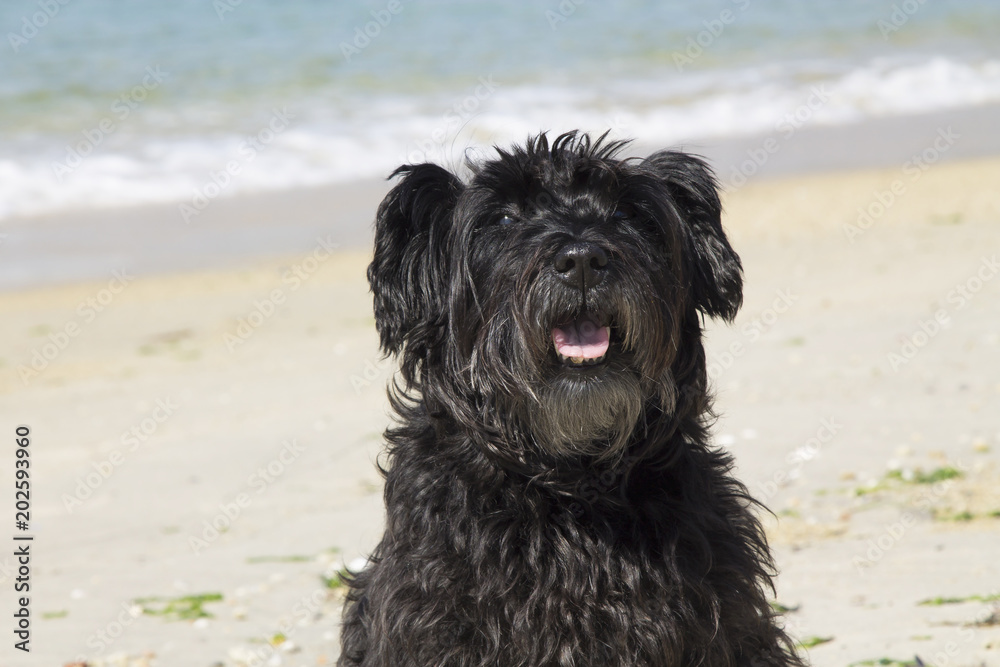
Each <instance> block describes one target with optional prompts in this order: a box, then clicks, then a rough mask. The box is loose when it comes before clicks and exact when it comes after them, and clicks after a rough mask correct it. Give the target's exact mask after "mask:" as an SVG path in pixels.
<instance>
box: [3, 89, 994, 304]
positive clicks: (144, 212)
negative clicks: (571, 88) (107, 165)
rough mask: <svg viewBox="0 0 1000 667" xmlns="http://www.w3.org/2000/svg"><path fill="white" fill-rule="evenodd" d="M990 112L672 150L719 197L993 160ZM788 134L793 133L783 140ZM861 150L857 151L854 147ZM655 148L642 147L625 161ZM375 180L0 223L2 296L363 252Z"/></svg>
mask: <svg viewBox="0 0 1000 667" xmlns="http://www.w3.org/2000/svg"><path fill="white" fill-rule="evenodd" d="M997 114H1000V105H988V106H982V107H975V108H969V109H961V110H954V111H947V112H937V113H930V114H920V115H913V116H905V117H895V118H884V119H877V120H869V121H865V122H863V123H859V124H854V125H842V126H822V127H820V126H816V127H812V126H808V125H806V126H804V127H802V129H800V130H794V127H793V126H791V125H788V124H785V125H781V126H777V127H782V128H783V130H782V131H779V130H778V129H777V127H776V130H775V132H772V133H769V134H762V135H754V136H750V137H722V138H709V139H701V140H692V141H689V142H680V143H678V144H677V145H675V146H673V147H672V148H678V149H681V150H687V151H690V152H693V153H698V154H701V155H703V156H704V157H706V158H707V159H708V160H709V161H710V163H711V164H712V165H713V167H714V169H715V171H716V173H717V175H718V177H719V180H720V182H721V183H722V185H723V187H724V189H725V190H726V191H727V192H729V193H732V192H734V191H736V190H739V189H741V188H743V187H745V186H747V185H751V184H754V183H764V182H768V181H775V180H781V179H786V178H790V177H800V176H809V175H817V174H835V173H839V172H847V173H850V172H854V171H859V170H872V169H880V168H892V167H897V168H903V167H904V166H905V165H907V164H909V163H910V162H911V161H913V160H914V159H916V160H917V162H920V161H924V162H926V163H927V164H929V165H933V164H938V163H952V162H956V161H967V160H975V159H981V158H987V157H992V156H998V155H1000V132H995V131H994V127H993V125H994V121H993V119H994V118H995V117H996V115H997ZM791 130H794V131H791ZM858 146H863V147H864V150H859V149H858V148H857V147H858ZM659 148H671V147H655V146H649V145H647V144H645V143H644V142H643V141H642V139H641V138H639V139H637V140H636V141H635V143H634V144H633V145H632V147H630V150H628V151H627V153H628V154H632V155H638V156H641V155H646V154H649V153H650V152H653V151H654V150H658V149H659ZM390 186H391V184H390V183H389V182H387V181H385V180H381V179H370V178H369V179H364V180H359V181H357V182H351V183H338V184H332V185H328V186H316V187H308V188H297V189H290V190H282V191H275V192H258V193H245V194H237V195H234V196H232V197H223V198H219V199H218V200H213V201H212V202H210V203H209V205H208V206H207V207H205V208H204V210H202V211H199V212H198V214H197V215H195V216H192V217H191V219H190V222H187V223H186V222H185V220H184V216H183V215H182V212H181V204H180V203H177V202H175V203H160V204H147V205H141V206H135V207H128V208H108V209H88V210H82V211H69V212H59V213H48V214H44V215H39V216H35V217H30V218H12V219H9V220H6V221H3V222H0V233H3V234H5V236H3V237H0V255H3V256H4V261H3V262H2V263H0V292H9V291H16V290H19V289H23V288H28V287H32V286H36V285H46V284H48V285H52V284H66V283H71V282H74V281H79V280H97V279H100V278H102V277H104V276H107V275H109V274H110V272H111V271H112V270H124V271H129V272H132V273H135V274H136V275H153V274H163V273H176V272H183V271H195V270H202V269H213V268H218V269H225V268H238V267H240V266H246V265H250V264H253V263H254V262H256V261H259V260H266V259H268V258H274V257H280V256H285V255H294V254H296V253H302V252H307V251H309V249H310V248H311V247H313V246H315V245H316V243H317V239H323V240H324V242H325V243H327V244H334V245H337V246H339V247H343V248H367V247H370V244H371V225H372V221H373V219H374V215H375V210H376V208H377V206H378V203H379V202H380V201H381V199H382V197H384V195H385V193H386V192H388V190H389V188H390Z"/></svg>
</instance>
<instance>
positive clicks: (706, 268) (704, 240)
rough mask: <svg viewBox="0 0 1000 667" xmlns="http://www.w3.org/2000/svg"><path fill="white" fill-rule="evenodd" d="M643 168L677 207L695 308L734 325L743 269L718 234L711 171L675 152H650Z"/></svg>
mask: <svg viewBox="0 0 1000 667" xmlns="http://www.w3.org/2000/svg"><path fill="white" fill-rule="evenodd" d="M642 164H643V166H644V167H646V168H648V169H650V170H652V171H653V172H654V173H655V174H656V175H657V177H658V178H659V179H660V180H661V182H662V183H663V184H664V185H665V186H666V188H667V191H668V193H669V194H670V197H671V198H672V199H673V202H674V205H675V206H676V207H677V214H678V216H679V217H680V219H681V223H682V224H683V226H684V250H685V254H686V255H687V256H688V257H689V259H690V263H689V264H688V267H687V268H688V271H687V273H688V274H689V275H690V276H691V289H692V294H693V296H694V301H695V305H696V306H697V307H698V309H699V310H701V311H702V312H703V313H705V314H706V315H709V316H711V317H722V318H723V319H725V320H727V321H732V319H733V318H734V317H736V313H737V311H739V309H740V306H741V305H742V304H743V265H742V264H741V263H740V258H739V255H737V254H736V251H734V250H733V248H732V246H731V245H729V240H728V239H727V238H726V234H725V232H724V231H723V229H722V203H721V202H720V201H719V190H718V183H717V181H716V180H715V175H714V174H713V173H712V169H711V167H709V166H708V164H706V163H705V161H704V160H702V159H701V158H698V157H695V156H693V155H689V154H687V153H681V152H679V151H661V152H659V153H654V154H653V155H651V156H649V157H648V158H646V160H644V161H643V163H642Z"/></svg>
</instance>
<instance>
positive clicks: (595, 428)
mask: <svg viewBox="0 0 1000 667" xmlns="http://www.w3.org/2000/svg"><path fill="white" fill-rule="evenodd" d="M611 364H612V365H614V366H617V367H616V368H614V369H612V368H611V367H608V368H606V369H604V371H605V372H602V373H601V374H600V375H594V376H590V377H586V378H574V377H565V376H560V377H555V378H553V379H552V381H551V382H549V383H548V384H547V385H545V386H544V387H542V388H541V389H540V390H539V391H537V392H536V393H535V395H534V396H533V397H532V399H533V400H532V401H531V402H530V404H529V405H528V409H527V410H526V415H525V416H526V417H527V421H528V425H529V429H530V431H531V434H532V436H533V437H534V438H535V441H536V442H537V443H538V444H539V446H541V447H542V448H543V449H545V450H546V451H548V452H549V453H552V454H556V455H574V454H578V455H590V456H598V457H611V456H614V455H616V454H617V453H619V452H621V451H623V450H624V448H625V445H626V444H627V442H628V440H629V438H630V437H631V435H632V433H633V431H634V430H635V428H636V425H637V424H638V423H639V419H640V417H641V416H642V414H643V409H644V406H645V403H646V391H645V390H644V389H643V386H642V384H643V383H642V382H641V381H640V378H639V377H638V375H637V374H636V373H635V372H634V371H633V370H631V369H629V368H626V367H623V366H621V365H620V364H618V363H617V362H611Z"/></svg>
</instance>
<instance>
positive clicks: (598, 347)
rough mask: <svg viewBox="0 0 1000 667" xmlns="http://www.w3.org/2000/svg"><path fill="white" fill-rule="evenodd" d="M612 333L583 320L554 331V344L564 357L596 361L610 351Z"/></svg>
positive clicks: (556, 328) (594, 323)
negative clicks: (609, 342)
mask: <svg viewBox="0 0 1000 667" xmlns="http://www.w3.org/2000/svg"><path fill="white" fill-rule="evenodd" d="M610 337H611V332H610V331H609V330H608V328H607V327H602V326H600V325H598V323H597V322H595V321H594V320H592V319H589V318H581V319H579V320H574V321H572V322H569V323H568V324H564V325H563V326H561V327H555V328H553V329H552V342H553V343H555V346H556V351H557V352H558V353H559V354H561V355H563V356H564V357H583V358H584V359H596V358H597V357H600V356H602V355H604V353H605V352H607V351H608V341H609V340H610Z"/></svg>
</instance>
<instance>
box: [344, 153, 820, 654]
mask: <svg viewBox="0 0 1000 667" xmlns="http://www.w3.org/2000/svg"><path fill="white" fill-rule="evenodd" d="M623 145H624V143H623V142H610V143H608V142H605V141H604V137H601V138H600V139H598V140H596V141H591V139H590V138H589V137H588V136H587V135H578V134H576V133H570V134H564V135H562V136H560V137H558V138H557V139H556V140H555V141H554V142H552V143H551V145H550V143H549V141H548V139H547V138H546V136H545V135H544V134H542V135H540V136H538V137H536V138H535V139H532V140H530V141H529V142H528V143H527V145H526V146H525V147H523V148H521V147H518V148H514V149H512V150H510V151H499V156H498V158H497V159H495V160H490V161H486V162H484V163H481V164H478V165H472V169H473V172H474V173H473V176H472V178H471V181H470V182H469V183H467V184H466V183H463V182H462V181H461V180H460V179H458V178H457V177H456V176H454V175H453V174H451V173H450V172H448V171H446V170H445V169H442V168H441V167H438V166H435V165H431V164H421V165H411V166H403V167H400V168H399V169H397V170H396V172H395V174H394V176H395V175H401V176H403V179H402V180H401V181H400V182H399V183H398V184H397V185H396V186H395V187H394V188H393V190H392V191H391V192H390V193H389V195H388V196H387V197H386V198H385V200H384V201H383V202H382V204H381V206H380V207H379V211H378V217H377V221H376V228H375V258H374V261H373V262H372V264H371V266H370V267H369V269H368V279H369V281H370V283H371V287H372V291H373V292H374V294H375V322H376V326H377V328H378V332H379V335H380V337H381V344H382V349H383V350H384V351H385V352H386V353H387V354H395V355H397V356H398V357H399V359H400V368H401V377H402V386H401V385H400V384H399V383H397V384H396V386H395V390H394V391H392V392H390V397H391V399H392V404H393V408H394V410H395V412H396V413H397V415H398V420H399V423H398V425H397V426H396V427H395V428H391V429H390V430H388V431H387V434H386V437H387V439H388V443H389V445H388V458H387V466H386V467H385V469H383V473H384V474H385V477H386V486H385V503H386V507H387V517H386V522H387V523H386V530H385V535H384V537H383V539H382V542H381V544H379V546H378V547H377V548H376V550H375V552H374V554H373V555H372V557H371V563H370V566H369V567H368V568H367V569H366V570H364V571H363V572H361V573H359V574H357V575H356V576H355V577H354V578H353V579H352V580H350V581H349V585H350V591H349V594H348V601H347V606H346V611H345V619H344V626H343V633H342V634H343V650H342V654H341V657H340V662H339V664H340V665H379V666H384V667H402V666H410V665H412V666H421V667H423V666H425V665H455V666H466V665H469V666H471V665H480V666H490V667H542V666H548V665H560V666H567V667H568V666H571V665H572V666H576V667H579V666H583V665H594V666H601V667H612V666H616V665H622V666H625V665H628V666H629V667H635V666H637V665H650V666H652V665H669V666H677V667H690V666H694V665H706V666H711V667H714V666H718V665H726V666H730V665H731V666H737V665H760V666H764V665H775V666H784V665H801V664H802V663H801V661H800V659H799V658H798V657H797V656H796V655H795V653H794V650H793V649H792V647H791V643H790V641H789V638H788V637H787V636H786V634H785V633H784V632H783V631H782V630H781V629H780V628H779V627H778V625H777V624H776V621H775V619H774V615H773V612H772V610H771V608H770V606H769V604H768V600H767V592H768V590H769V588H770V586H771V577H772V576H773V575H772V564H771V558H770V554H769V552H768V547H767V543H766V541H765V538H764V534H763V532H762V530H761V526H760V525H759V523H758V521H757V519H756V518H755V516H754V514H753V513H752V512H751V509H752V505H753V500H752V499H751V498H750V497H749V495H748V492H747V490H746V488H745V487H744V486H743V485H742V484H741V483H739V482H738V481H736V480H735V479H734V478H733V477H732V476H731V475H730V468H731V465H732V463H731V460H730V458H729V457H728V456H727V455H726V454H724V453H721V452H719V451H718V450H715V449H713V448H712V447H710V445H709V437H708V433H707V427H708V423H709V422H710V421H711V418H712V413H711V406H710V395H709V391H708V386H707V379H706V371H705V352H704V349H703V347H702V339H701V338H702V329H701V318H702V317H703V316H706V315H707V316H714V317H722V318H725V319H727V320H731V319H732V318H733V317H734V316H735V314H736V312H737V310H738V309H739V307H740V305H741V303H742V284H743V283H742V268H741V265H740V260H739V257H737V255H736V253H735V252H734V251H733V249H732V248H731V247H730V244H729V242H728V241H727V239H726V237H725V235H724V233H723V230H722V225H721V222H720V212H721V211H720V203H719V197H718V194H717V186H716V182H715V180H714V177H713V175H712V173H711V171H710V170H709V168H708V167H707V166H706V164H705V163H704V162H702V161H701V160H699V159H698V158H695V157H692V156H690V155H686V154H684V153H679V152H660V153H656V154H655V155H652V156H651V157H649V158H647V159H645V160H642V161H635V160H620V159H617V158H616V157H615V155H616V153H618V152H619V151H620V150H621V149H622V147H623Z"/></svg>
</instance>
